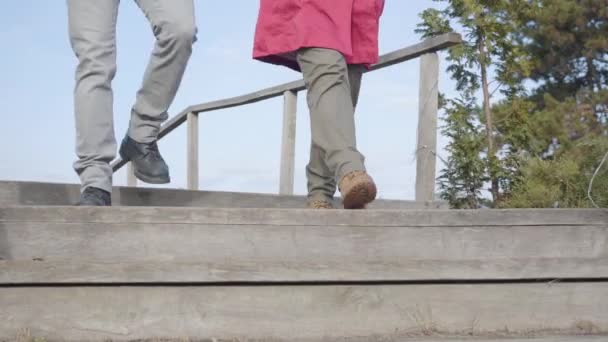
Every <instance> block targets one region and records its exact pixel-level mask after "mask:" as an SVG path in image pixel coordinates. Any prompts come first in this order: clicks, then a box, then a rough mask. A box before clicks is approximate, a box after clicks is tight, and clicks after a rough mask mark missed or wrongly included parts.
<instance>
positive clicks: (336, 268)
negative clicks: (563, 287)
mask: <svg viewBox="0 0 608 342" xmlns="http://www.w3.org/2000/svg"><path fill="white" fill-rule="evenodd" d="M0 256H1V255H0ZM228 257H230V256H229V255H228V254H226V255H225V256H224V259H227V258H228ZM150 259H153V258H150ZM192 259H193V260H196V261H183V260H176V261H165V260H152V261H116V260H111V261H106V262H104V261H94V260H88V259H86V260H59V259H53V258H51V259H50V261H49V259H44V258H37V259H36V261H2V260H0V268H1V269H2V273H0V284H4V285H24V284H25V285H32V284H54V285H59V284H96V285H100V284H107V285H111V284H159V283H160V284H176V285H179V284H182V283H197V284H203V283H209V284H218V283H252V284H253V283H255V284H276V283H301V282H306V283H336V282H338V283H340V282H349V283H350V282H420V281H428V282H433V281H434V282H454V281H456V282H458V281H476V280H478V281H481V280H483V281H486V280H494V281H498V280H504V281H513V280H530V279H532V280H537V279H543V280H552V279H573V278H574V279H581V278H587V279H588V278H590V277H592V278H594V279H598V278H601V277H603V278H608V258H597V259H593V258H587V259H585V258H553V259H541V258H538V259H534V258H527V259H523V258H520V259H484V260H456V261H452V260H400V261H397V262H393V263H388V262H383V263H381V262H378V261H376V260H374V261H365V260H364V261H360V262H359V264H354V263H352V262H349V261H348V260H339V261H335V259H336V258H333V259H332V260H330V261H329V262H317V263H314V264H313V262H311V261H309V260H308V258H307V257H306V256H302V257H301V259H302V260H298V261H292V260H289V261H284V262H283V261H269V260H261V258H259V257H258V258H252V260H249V261H247V260H242V259H241V258H240V256H237V257H235V258H234V259H233V261H231V262H229V263H228V262H225V261H224V262H223V261H222V260H219V261H218V260H217V259H219V257H218V256H214V257H213V260H214V261H215V262H209V261H208V260H209V259H212V258H200V260H198V259H194V258H192ZM311 259H312V258H311ZM314 259H317V258H314ZM607 286H608V285H607Z"/></svg>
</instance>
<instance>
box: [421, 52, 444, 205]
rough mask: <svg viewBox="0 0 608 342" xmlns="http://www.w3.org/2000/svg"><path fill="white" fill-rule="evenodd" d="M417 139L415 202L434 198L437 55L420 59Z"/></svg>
mask: <svg viewBox="0 0 608 342" xmlns="http://www.w3.org/2000/svg"><path fill="white" fill-rule="evenodd" d="M418 101H419V103H418V107H419V113H418V142H417V147H416V201H432V200H434V199H435V163H436V160H437V155H436V153H437V111H438V108H439V56H438V55H437V53H429V54H425V55H423V56H422V57H421V58H420V97H419V99H418Z"/></svg>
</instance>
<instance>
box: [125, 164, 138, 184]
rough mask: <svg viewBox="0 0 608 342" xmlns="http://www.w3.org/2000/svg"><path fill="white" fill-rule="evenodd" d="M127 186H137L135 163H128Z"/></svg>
mask: <svg viewBox="0 0 608 342" xmlns="http://www.w3.org/2000/svg"><path fill="white" fill-rule="evenodd" d="M127 186H128V187H133V188H134V187H136V186H137V177H135V171H134V169H133V163H128V164H127Z"/></svg>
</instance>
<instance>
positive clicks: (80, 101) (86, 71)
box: [67, 0, 196, 191]
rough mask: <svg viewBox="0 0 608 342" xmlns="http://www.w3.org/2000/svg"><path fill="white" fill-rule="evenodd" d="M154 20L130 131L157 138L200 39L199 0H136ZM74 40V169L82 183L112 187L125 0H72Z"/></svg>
mask: <svg viewBox="0 0 608 342" xmlns="http://www.w3.org/2000/svg"><path fill="white" fill-rule="evenodd" d="M135 2H136V3H137V5H138V6H139V7H140V8H141V10H142V11H143V12H144V14H145V15H146V17H147V18H148V21H149V22H150V24H151V26H152V31H153V33H154V35H155V37H156V46H155V47H154V51H153V52H152V56H151V58H150V62H149V64H148V67H147V69H146V72H145V75H144V77H143V82H142V85H141V88H140V90H139V91H138V92H137V97H136V100H135V104H134V106H133V108H132V110H131V121H130V125H129V132H128V134H129V136H130V137H131V138H132V139H133V140H135V141H137V142H141V143H150V142H153V141H155V140H156V139H157V136H158V132H159V129H160V126H161V123H162V122H163V121H165V120H167V116H168V115H167V110H168V108H169V106H170V105H171V102H173V99H174V97H175V94H176V92H177V89H178V88H179V84H180V82H181V80H182V76H183V74H184V71H185V69H186V64H187V62H188V59H189V58H190V55H191V53H192V44H193V43H194V41H195V40H196V37H195V36H196V26H195V19H194V3H193V0H135ZM67 4H68V21H69V34H70V42H71V44H72V48H73V50H74V53H75V54H76V56H77V57H78V68H77V69H76V87H75V90H74V111H75V115H76V154H77V155H78V160H77V161H76V162H75V163H74V169H75V170H76V172H77V173H78V175H79V176H80V179H81V183H82V188H83V189H84V188H86V187H89V186H93V187H96V188H100V189H103V190H106V191H111V189H112V170H111V168H110V164H109V163H110V162H111V161H112V160H113V159H114V157H115V156H116V139H115V137H114V123H113V112H112V106H113V93H112V87H111V83H112V80H113V79H114V74H115V73H116V17H117V14H118V7H119V4H120V0H67Z"/></svg>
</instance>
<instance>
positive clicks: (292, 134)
mask: <svg viewBox="0 0 608 342" xmlns="http://www.w3.org/2000/svg"><path fill="white" fill-rule="evenodd" d="M297 106H298V93H296V92H293V91H291V90H288V91H286V92H285V93H283V136H282V141H281V175H280V180H279V194H281V195H293V182H294V169H295V162H296V161H295V155H296V112H297Z"/></svg>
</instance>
